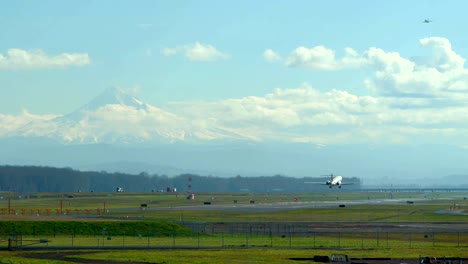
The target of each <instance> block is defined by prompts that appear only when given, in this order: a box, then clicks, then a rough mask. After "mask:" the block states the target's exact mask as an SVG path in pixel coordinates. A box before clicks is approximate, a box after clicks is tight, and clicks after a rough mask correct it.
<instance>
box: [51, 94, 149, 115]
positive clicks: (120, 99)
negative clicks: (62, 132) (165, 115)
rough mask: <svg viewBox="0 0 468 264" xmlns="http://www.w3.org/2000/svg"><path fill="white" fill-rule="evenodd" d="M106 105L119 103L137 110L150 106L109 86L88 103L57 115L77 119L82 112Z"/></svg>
mask: <svg viewBox="0 0 468 264" xmlns="http://www.w3.org/2000/svg"><path fill="white" fill-rule="evenodd" d="M106 105H120V106H127V107H133V108H135V109H138V110H148V109H150V108H151V107H152V106H150V105H148V104H146V103H144V102H142V101H141V100H140V99H138V98H136V97H134V96H132V95H130V94H129V93H127V92H125V91H123V90H122V89H120V88H117V87H110V88H108V89H106V90H104V92H102V93H101V94H100V95H98V96H96V97H95V98H94V99H93V100H91V101H90V102H89V103H87V104H85V105H83V106H82V107H80V108H79V109H77V110H75V111H74V112H72V113H69V114H67V115H64V116H62V117H59V118H58V119H73V120H79V119H80V118H82V117H83V114H84V113H86V112H90V111H96V110H98V109H99V108H101V107H104V106H106Z"/></svg>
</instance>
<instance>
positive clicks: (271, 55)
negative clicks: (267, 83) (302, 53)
mask: <svg viewBox="0 0 468 264" xmlns="http://www.w3.org/2000/svg"><path fill="white" fill-rule="evenodd" d="M263 58H264V59H265V60H266V61H268V62H274V61H279V60H281V56H280V55H278V53H276V52H274V51H273V50H271V49H267V50H265V51H264V52H263Z"/></svg>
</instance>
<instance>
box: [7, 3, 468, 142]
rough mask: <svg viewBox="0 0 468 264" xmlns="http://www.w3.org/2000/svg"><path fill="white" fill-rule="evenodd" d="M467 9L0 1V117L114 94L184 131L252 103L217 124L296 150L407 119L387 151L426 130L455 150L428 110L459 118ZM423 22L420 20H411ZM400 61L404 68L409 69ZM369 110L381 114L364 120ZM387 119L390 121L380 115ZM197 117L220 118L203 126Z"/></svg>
mask: <svg viewBox="0 0 468 264" xmlns="http://www.w3.org/2000/svg"><path fill="white" fill-rule="evenodd" d="M467 5H468V4H466V3H465V1H450V2H443V1H416V0H415V1H363V0H361V1H105V0H103V1H9V2H5V3H3V4H2V16H1V17H0V32H2V37H1V41H0V90H1V95H2V96H1V97H0V115H1V116H0V118H1V119H3V120H2V121H4V123H5V122H10V123H12V122H13V121H12V120H15V121H14V122H13V123H17V124H23V123H24V122H25V121H24V120H23V119H25V114H24V111H27V113H30V114H33V115H38V116H44V117H37V116H36V117H37V118H39V119H47V118H50V115H54V116H55V115H63V114H67V113H70V112H72V111H74V110H76V109H78V108H79V107H80V106H82V105H83V104H85V103H87V102H88V101H90V100H91V99H92V98H94V97H95V96H97V95H98V94H100V93H101V92H102V91H103V90H105V89H107V88H108V87H120V88H122V89H125V90H131V91H132V92H133V93H134V94H135V95H137V96H138V97H139V98H141V99H142V100H144V101H145V102H147V103H149V104H151V105H153V106H155V107H160V108H161V109H164V110H166V111H168V112H171V113H173V114H177V115H178V116H184V117H186V116H191V118H192V119H197V120H198V119H206V118H207V113H206V112H203V111H201V110H200V109H209V112H210V113H213V112H216V111H218V110H220V108H219V105H223V106H226V105H229V107H228V108H229V109H230V111H231V110H232V109H237V106H238V105H241V104H242V105H243V107H244V108H245V109H249V107H246V104H250V103H252V104H256V106H255V107H256V108H255V109H257V110H258V107H259V105H262V104H264V109H262V111H261V113H260V112H259V113H258V114H257V115H255V111H250V113H254V115H252V116H249V117H246V116H244V114H239V111H236V112H235V113H234V114H233V116H234V118H233V119H232V120H224V121H219V122H218V123H217V124H220V123H222V124H223V127H225V126H227V125H228V123H229V127H236V126H241V125H245V124H246V123H248V124H251V123H254V122H265V124H268V125H265V127H266V126H268V132H265V135H266V134H269V133H270V132H271V131H277V130H275V128H272V127H271V126H274V125H275V124H276V125H278V126H280V127H281V129H280V130H281V132H278V133H277V134H276V136H275V137H280V134H281V133H287V134H288V135H289V133H297V131H302V132H300V133H299V134H301V135H300V136H298V139H297V140H298V141H301V140H304V141H308V140H312V141H314V142H319V141H320V140H313V139H311V138H312V137H314V135H310V134H308V133H309V132H307V131H311V130H314V131H322V132H323V133H329V132H332V131H337V130H336V129H343V126H351V127H353V129H355V130H358V129H359V127H360V126H365V127H373V126H378V125H392V126H393V125H394V123H395V122H396V120H398V119H399V118H400V117H398V116H396V115H397V114H398V113H399V112H401V113H399V115H401V117H404V118H407V119H408V120H407V121H405V122H403V124H400V126H399V127H398V128H395V127H394V129H395V130H398V131H402V130H405V131H406V132H404V133H403V134H404V135H401V137H396V138H395V141H405V140H408V138H409V137H410V136H408V135H409V134H411V135H413V136H414V135H416V134H423V136H422V138H426V140H427V141H431V138H432V137H435V136H438V135H439V133H443V134H444V135H445V136H447V135H448V134H450V133H452V134H451V135H450V136H447V141H450V142H451V143H454V144H460V145H464V144H468V142H464V137H463V133H462V132H463V131H464V129H466V126H465V125H464V124H465V121H466V120H464V119H456V118H453V120H452V119H450V120H449V121H447V117H445V116H439V117H437V118H436V120H441V121H440V122H435V121H431V122H430V121H429V120H434V118H433V117H431V115H434V114H435V113H437V114H440V115H442V114H441V113H445V115H446V116H453V115H454V113H455V114H456V113H463V111H464V110H465V109H463V108H461V107H453V106H460V105H463V104H464V103H465V102H466V99H465V98H464V96H463V94H464V92H465V86H464V85H465V83H466V84H467V86H466V87H468V81H467V79H468V78H466V76H467V73H466V70H465V68H464V64H463V63H464V58H467V57H468V45H466V43H467V42H468V36H467V35H466V34H465V32H464V31H463V25H464V24H465V23H466V19H465V18H464V17H465V14H464V12H465V10H466V9H467ZM424 19H430V20H433V22H432V23H428V24H426V23H422V21H423V20H424ZM431 37H432V38H431ZM424 39H426V40H425V41H423V40H424ZM413 62H414V64H415V65H416V66H415V65H408V64H411V63H413ZM444 67H445V68H444ZM447 67H448V68H449V69H447ZM433 70H435V71H437V72H438V73H440V75H437V74H434V72H433ZM431 78H437V79H434V80H432V79H431ZM423 80H426V82H424V81H423ZM433 83H437V84H434V87H432V85H433ZM447 87H450V89H449V90H450V91H452V92H453V90H454V89H455V90H457V94H456V95H454V93H449V92H447V91H446V89H448V88H447ZM454 87H455V88H454ZM277 88H279V90H275V89H277ZM337 91H338V92H337ZM467 91H468V90H467ZM315 92H317V93H318V94H314V93H315ZM304 93H305V94H307V96H305V95H304ZM343 95H345V96H343ZM348 95H351V97H353V96H354V97H353V98H354V99H350V100H351V101H352V104H356V102H358V103H357V104H358V105H359V110H357V109H355V108H354V107H353V106H351V103H349V104H347V103H346V105H344V104H345V103H343V105H342V106H341V108H340V109H341V110H340V109H338V110H337V108H333V107H331V108H326V107H325V106H324V107H325V108H320V107H318V108H317V109H322V110H323V112H322V113H321V114H320V115H318V114H315V115H313V116H312V117H310V112H308V111H309V110H310V109H311V108H310V107H308V108H307V107H306V108H307V109H308V110H307V111H306V110H304V109H305V108H302V107H298V105H299V103H298V101H297V100H296V99H297V98H296V97H302V98H309V96H310V98H311V102H320V100H322V99H324V100H326V103H328V104H333V103H334V102H343V100H347V99H343V98H345V97H346V98H348V97H349V96H348ZM288 96H289V97H295V98H296V99H294V100H288V99H285V98H287V97H288ZM347 96H348V97H347ZM280 97H281V100H279V101H281V103H278V100H277V99H278V98H280ZM271 98H273V99H272V100H271V101H268V100H270V99H271ZM408 98H412V100H409V99H408ZM428 98H429V99H428ZM413 99H414V100H413ZM258 102H262V103H261V104H259V103H258ZM369 102H371V103H369ZM231 103H232V104H231ZM201 105H203V106H201ZM207 105H208V106H209V107H208V106H207ZM213 105H217V106H213ZM279 105H282V106H279ZM285 105H289V107H287V106H285ZM370 105H372V106H370ZM381 105H384V106H385V109H384V108H382V109H380V108H379V109H376V108H377V107H378V106H381ZM315 106H317V104H315ZM354 106H356V105H354ZM265 109H266V110H267V111H264V110H265ZM317 109H315V110H314V111H315V112H314V113H316V111H319V110H317ZM343 109H344V110H343ZM404 109H411V110H406V111H404ZM395 110H396V111H395ZM232 111H234V110H232ZM354 111H362V112H363V113H370V112H372V113H373V114H372V117H370V118H369V120H371V119H372V121H369V120H361V119H360V117H358V116H357V115H354V114H353V113H354ZM247 112H249V110H247ZM195 113H198V114H200V116H197V117H195V116H193V115H195ZM229 113H230V114H232V113H231V112H229ZM389 113H392V114H394V115H393V116H392V117H387V115H388V114H389ZM237 114H239V116H237ZM309 117H310V119H308V118H309ZM312 119H313V120H312ZM376 119H379V120H376ZM210 120H220V117H219V116H214V115H210ZM233 120H234V121H233ZM235 120H238V121H239V123H238V124H236V123H235ZM321 120H322V121H321ZM329 120H334V121H332V122H330V121H329ZM442 120H445V123H444V122H442ZM241 123H242V124H241ZM442 123H443V124H442ZM449 123H450V124H449ZM304 124H306V125H304ZM414 124H416V125H414ZM18 126H19V125H18ZM4 127H7V126H6V125H4ZM16 128H18V127H11V126H9V127H8V129H9V131H13V130H14V129H16ZM250 128H251V127H250ZM428 128H430V131H429V130H428ZM4 129H7V128H4ZM458 129H460V130H458ZM245 130H248V129H247V127H246V128H245ZM442 130H443V131H442ZM454 130H457V131H455V132H454ZM304 131H305V132H304ZM338 131H339V130H338ZM422 131H424V132H422ZM441 131H442V132H441ZM374 132H375V131H374ZM374 132H368V133H366V135H369V134H372V133H374ZM238 133H240V132H238ZM375 133H377V132H375ZM379 133H382V132H379ZM338 134H339V133H338ZM249 136H252V137H255V136H253V135H249ZM338 137H339V136H338ZM347 137H349V135H347V136H346V135H343V139H342V140H341V141H340V140H339V142H342V141H346V139H345V138H347ZM372 137H374V136H372ZM376 138H378V139H374V141H379V140H382V138H383V137H376ZM323 141H326V142H329V141H330V140H329V139H324V140H323Z"/></svg>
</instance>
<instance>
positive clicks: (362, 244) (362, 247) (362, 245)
mask: <svg viewBox="0 0 468 264" xmlns="http://www.w3.org/2000/svg"><path fill="white" fill-rule="evenodd" d="M361 249H364V233H363V232H361Z"/></svg>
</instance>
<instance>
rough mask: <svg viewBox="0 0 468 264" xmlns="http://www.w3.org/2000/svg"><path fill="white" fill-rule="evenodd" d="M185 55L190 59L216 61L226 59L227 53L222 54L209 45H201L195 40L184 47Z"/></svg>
mask: <svg viewBox="0 0 468 264" xmlns="http://www.w3.org/2000/svg"><path fill="white" fill-rule="evenodd" d="M185 57H187V58H188V59H189V60H191V61H216V60H219V59H226V58H228V57H229V55H227V54H224V53H222V52H220V51H219V50H217V49H216V48H215V47H213V46H211V45H202V44H200V43H198V42H196V43H195V44H193V45H190V46H188V47H186V50H185Z"/></svg>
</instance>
